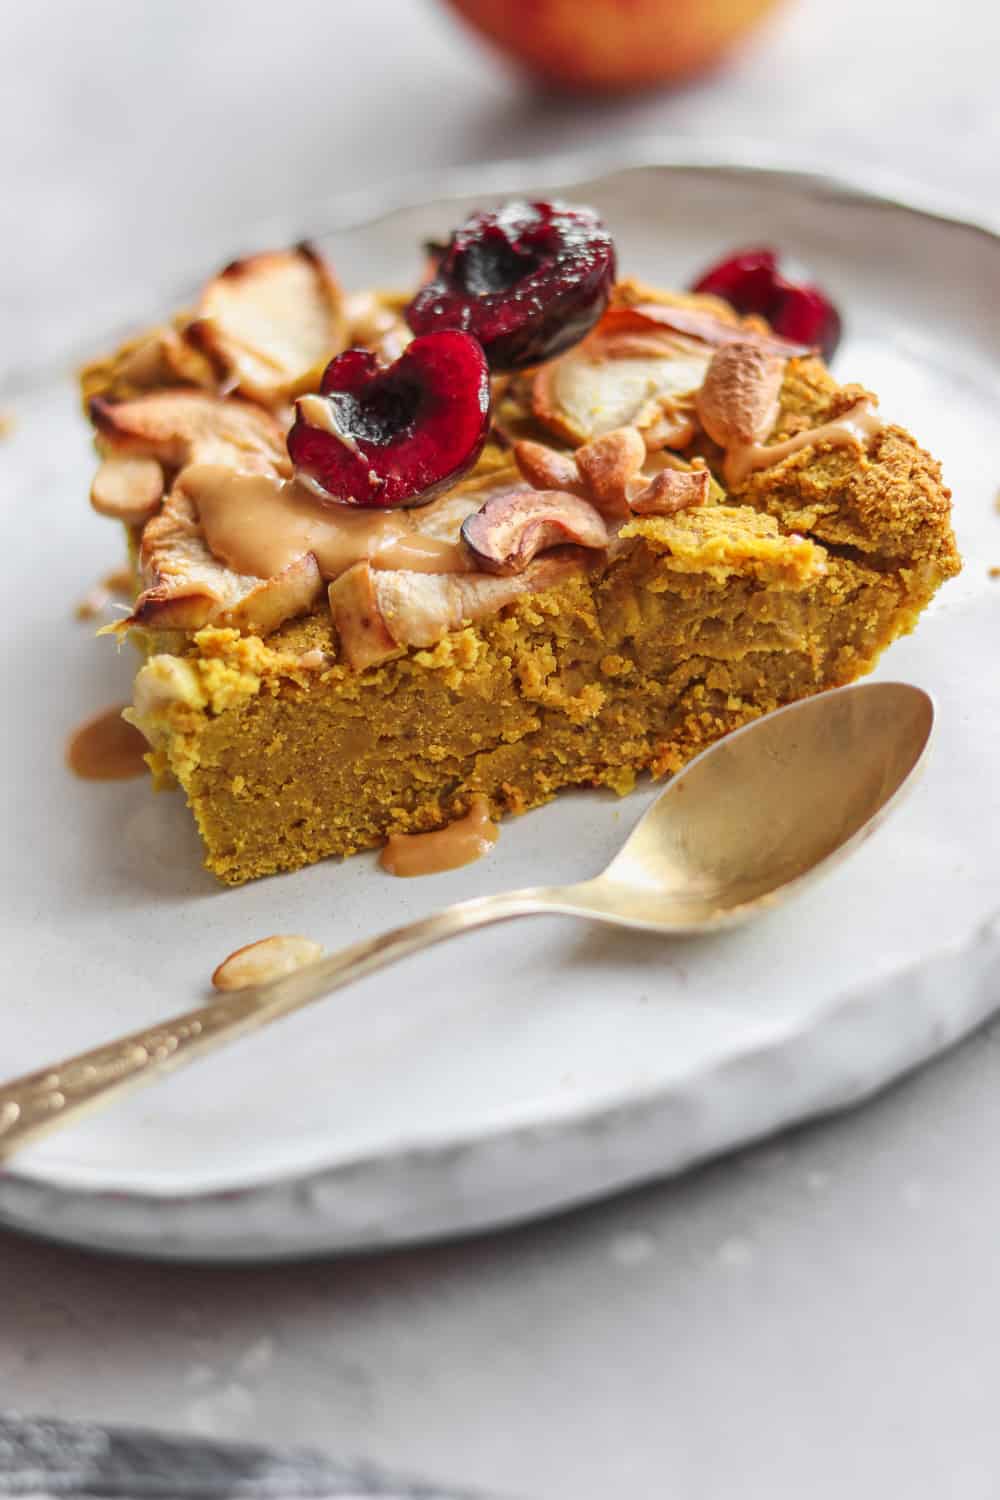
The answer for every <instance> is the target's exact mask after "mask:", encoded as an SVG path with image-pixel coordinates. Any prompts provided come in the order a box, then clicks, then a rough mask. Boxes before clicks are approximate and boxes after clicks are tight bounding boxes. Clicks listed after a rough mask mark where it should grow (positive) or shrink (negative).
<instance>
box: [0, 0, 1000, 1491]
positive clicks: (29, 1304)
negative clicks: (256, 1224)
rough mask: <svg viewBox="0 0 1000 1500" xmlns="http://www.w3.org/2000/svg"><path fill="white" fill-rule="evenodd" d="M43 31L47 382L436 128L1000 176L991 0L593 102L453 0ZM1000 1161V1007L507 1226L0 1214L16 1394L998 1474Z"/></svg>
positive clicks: (0, 1335)
mask: <svg viewBox="0 0 1000 1500" xmlns="http://www.w3.org/2000/svg"><path fill="white" fill-rule="evenodd" d="M6 31H7V36H6V45H5V49H4V70H5V87H4V90H3V92H2V94H0V125H2V127H3V139H4V141H5V143H6V149H5V153H4V158H5V160H4V169H5V170H4V192H3V194H2V195H0V216H2V220H3V223H2V243H3V245H4V249H5V254H6V257H7V275H6V276H5V277H4V278H3V279H2V280H3V286H2V289H0V317H2V327H3V332H4V339H3V350H4V368H3V369H2V370H0V383H2V390H3V401H4V404H5V405H6V404H8V402H9V401H12V402H13V405H14V407H15V410H16V405H17V399H18V395H19V393H21V392H23V391H24V390H25V388H26V381H29V380H30V372H31V371H32V370H33V369H35V370H37V369H40V368H42V367H44V366H46V365H51V364H52V363H53V362H56V361H58V360H60V359H62V358H64V357H65V356H66V355H67V354H68V353H70V352H72V351H75V350H77V349H79V348H80V347H81V346H82V345H84V344H85V343H86V342H87V341H89V340H90V339H92V338H93V336H94V335H95V333H96V334H99V332H100V330H101V329H102V328H103V327H106V326H110V324H112V323H113V322H115V321H117V320H118V319H119V318H120V317H121V316H123V315H127V314H128V312H130V311H135V310H137V309H138V308H139V307H140V306H141V299H142V296H143V289H144V288H145V287H148V286H149V285H150V284H152V285H153V286H155V287H157V288H162V289H163V290H165V291H168V290H169V289H170V287H171V286H172V285H175V284H177V281H178V276H179V274H180V272H186V271H187V270H188V269H189V268H194V267H196V266H198V265H199V264H204V263H206V262H209V263H210V262H211V261H212V260H213V259H217V258H220V257H226V256H229V255H231V254H233V253H236V252H238V251H239V250H240V249H242V248H245V247H246V246H248V245H250V244H253V243H259V242H260V240H261V239H262V237H263V234H264V233H265V232H266V229H267V226H269V225H270V226H278V227H283V229H284V232H286V233H292V232H299V233H301V232H308V231H309V229H310V228H312V227H314V226H316V225H318V224H321V223H322V222H323V203H324V200H326V199H328V198H329V197H331V196H332V195H334V194H336V193H338V192H340V191H342V190H344V189H345V188H347V189H352V188H361V187H363V186H365V185H367V184H370V183H371V182H372V181H381V180H383V179H388V178H393V179H397V180H400V179H402V180H405V179H406V178H407V177H408V176H410V175H412V174H415V173H418V172H421V173H422V172H425V171H428V170H431V169H433V168H435V167H440V166H446V165H450V164H455V163H467V162H473V161H477V160H485V159H488V158H496V157H502V156H519V155H536V154H542V153H545V152H548V151H553V150H560V151H564V150H569V149H573V148H582V147H586V146H592V145H596V144H603V145H605V146H607V147H612V146H613V147H615V148H616V149H619V150H621V152H622V153H623V154H624V152H625V151H626V150H627V146H628V142H629V140H631V139H634V138H638V137H643V138H646V139H648V138H649V137H651V136H655V135H661V136H663V137H665V138H666V139H667V140H668V142H673V143H675V144H676V143H677V142H678V141H679V140H683V141H697V142H702V141H708V140H712V141H720V142H722V143H725V142H729V143H735V144H738V145H739V147H740V148H741V150H744V151H745V150H746V149H747V147H748V143H753V142H757V143H760V145H761V147H762V148H766V149H767V150H769V151H771V152H774V151H780V150H782V149H788V150H789V151H791V152H792V153H793V154H794V155H795V156H796V157H797V158H802V157H807V158H809V159H810V160H812V161H814V162H815V163H816V164H817V165H818V166H820V167H824V168H828V169H833V170H838V169H841V170H842V169H854V170H863V171H867V170H871V169H873V168H877V169H878V170H879V171H881V172H885V173H891V174H894V175H897V176H903V177H908V178H910V179H911V180H912V181H914V182H916V183H917V184H918V185H920V186H922V187H923V188H924V189H925V190H930V191H932V192H938V193H944V194H947V195H948V196H949V198H950V199H952V200H954V199H955V198H959V199H963V200H965V201H966V202H968V203H969V204H971V205H972V206H973V207H976V208H980V209H983V210H985V211H987V212H991V213H995V212H996V210H997V205H998V202H1000V199H998V189H1000V110H998V108H997V104H996V90H995V79H994V72H995V63H996V58H997V56H998V55H1000V12H998V10H997V7H996V6H995V5H993V4H992V3H989V0H953V3H952V4H951V5H950V6H941V4H940V0H909V3H906V0H881V3H880V4H872V3H871V0H840V3H839V4H838V5H837V6H831V5H828V4H825V3H822V0H799V3H798V4H789V5H787V6H786V7H785V8H784V9H783V10H782V11H780V12H779V13H778V14H777V15H776V16H775V18H774V20H773V21H772V22H771V24H770V25H769V26H768V27H767V28H765V30H764V31H762V32H761V33H760V35H759V36H758V38H757V40H756V41H755V43H754V44H753V45H752V46H751V47H749V48H747V49H746V50H745V51H744V52H743V53H742V54H741V55H740V56H739V57H738V58H737V59H735V60H734V61H733V62H732V64H731V65H730V66H729V67H728V68H727V69H725V70H724V71H722V72H719V73H717V74H715V75H714V76H712V77H711V78H708V79H705V80H703V81H701V82H699V83H697V84H692V85H689V86H687V87H685V88H683V89H680V90H678V91H676V92H674V93H672V94H667V95H649V96H644V97H642V98H640V99H635V100H631V101H629V100H625V101H616V102H601V103H592V104H581V103H580V102H579V101H575V102H574V101H570V100H565V99H553V98H548V97H543V96H539V95H538V94H536V93H533V92H532V91H530V90H528V89H526V88H525V87H524V86H523V85H522V84H521V82H520V81H519V80H518V79H517V78H516V77H515V76H514V75H513V74H512V73H510V72H509V71H507V70H506V69H505V68H504V67H503V66H502V65H501V64H499V63H497V62H496V61H495V60H494V59H492V58H491V57H490V56H488V55H487V54H486V53H485V52H483V51H481V50H480V49H479V48H478V47H477V46H476V45H475V44H474V43H473V42H472V41H471V40H470V39H469V38H468V37H467V36H466V35H465V33H463V32H461V31H460V30H459V29H458V28H457V26H456V25H455V24H454V23H453V22H452V21H451V19H450V18H449V16H448V15H447V14H445V13H444V12H443V11H442V10H441V9H439V8H438V7H437V6H435V5H434V4H433V3H431V0H368V3H367V4H366V5H365V6H351V7H347V6H342V5H337V4H331V3H329V0H327V3H320V0H297V3H295V4H293V5H290V6H267V5H264V4H263V3H258V0H242V3H240V4H239V5H237V4H236V3H234V0H214V3H213V4H212V5H211V6H203V7H199V8H195V7H189V6H185V7H179V6H176V5H172V4H171V3H170V0H146V3H145V4H144V5H143V6H141V7H137V6H135V5H134V4H132V3H126V0H89V3H88V5H87V6H85V7H83V6H74V5H72V4H70V3H69V0H39V3H37V4H36V5H34V6H32V7H22V8H21V9H20V11H19V12H18V15H17V18H16V20H13V21H12V20H11V19H10V18H8V25H7V28H6ZM941 273H942V275H947V267H942V268H941ZM998 1180H1000V1023H998V1024H997V1025H994V1026H991V1027H989V1028H987V1029H986V1030H985V1031H983V1032H981V1033H980V1034H979V1035H978V1036H977V1037H974V1038H973V1039H972V1040H970V1041H969V1042H967V1043H965V1044H964V1045H963V1046H962V1047H960V1048H959V1049H958V1050H956V1051H955V1052H953V1053H952V1054H951V1055H950V1056H948V1057H947V1058H945V1059H943V1060H942V1061H940V1062H939V1063H937V1064H936V1065H935V1066H934V1067H933V1068H930V1069H928V1070H926V1071H925V1072H923V1073H922V1074H920V1075H919V1076H918V1077H916V1078H914V1079H912V1080H910V1081H909V1082H907V1083H905V1084H904V1085H902V1086H900V1087H898V1088H896V1089H894V1090H892V1091H891V1092H890V1093H889V1094H887V1095H886V1096H884V1097H883V1098H881V1099H880V1100H878V1101H876V1102H875V1103H874V1104H871V1105H868V1106H867V1107H865V1108H863V1109H861V1110H859V1111H857V1112H856V1113H854V1114H853V1115H851V1116H849V1117H843V1118H839V1119H837V1120H835V1121H832V1122H830V1123H827V1124H820V1125H814V1126H811V1127H809V1128H808V1129H804V1130H801V1131H798V1132H796V1133H795V1134H794V1135H792V1136H791V1137H788V1138H784V1139H782V1140H779V1141H777V1142H775V1143H773V1144H770V1145H767V1146H765V1147H760V1148H756V1149H754V1150H753V1151H750V1152H747V1153H744V1154H743V1155H740V1156H737V1157H734V1158H732V1159H730V1160H727V1161H724V1162H721V1163H718V1164H716V1165H714V1166H711V1167H709V1168H707V1169H705V1170H702V1171H699V1172H697V1173H694V1174H691V1175H689V1176H688V1177H686V1178H684V1179H682V1180H681V1181H678V1182H675V1183H672V1184H665V1185H662V1186H660V1187H656V1188H652V1189H648V1190H644V1191H642V1192H639V1193H634V1194H631V1195H629V1196H627V1197H625V1198H621V1199H619V1200H617V1201H615V1202H612V1203H609V1204H605V1205H603V1206H601V1207H598V1208H592V1209H588V1210H586V1211H584V1212H580V1213H576V1214H573V1215H571V1216H569V1217H566V1218H563V1219H559V1220H557V1221H554V1222H551V1223H548V1224H543V1225H538V1226H534V1227H531V1228H527V1229H523V1230H520V1231H517V1232H515V1233H511V1234H507V1235H502V1236H497V1237H494V1238H489V1239H484V1240H480V1241H477V1242H472V1243H467V1244H462V1245H451V1246H446V1247H440V1248H427V1249H421V1250H419V1251H412V1252H407V1253H397V1254H392V1255H385V1256H379V1257H373V1258H370V1259H345V1260H337V1261H329V1262H326V1263H311V1264H306V1265H299V1266H287V1267H276V1268H259V1269H253V1268H249V1269H248V1268H244V1269H240V1270H237V1271H229V1270H221V1269H205V1270H203V1269H196V1268H180V1267H169V1268H163V1267H156V1266H149V1265H142V1264H133V1263H128V1262H122V1261H118V1262H115V1261H101V1260H99V1259H97V1258H94V1257H91V1256H88V1255H84V1254H76V1253H73V1252H69V1251H64V1250H59V1249H55V1248H51V1247H47V1246H44V1245H37V1244H31V1243H28V1242H26V1241H22V1240H19V1239H16V1238H14V1237H10V1236H3V1235H0V1287H2V1308H3V1311H2V1313H0V1404H2V1405H5V1406H16V1407H18V1408H20V1409H22V1410H24V1411H37V1412H45V1413H48V1414H51V1415H57V1416H69V1417H74V1416H75V1417H88V1418H94V1419H97V1420H101V1421H107V1422H112V1421H115V1422H131V1423H145V1424H157V1425H161V1426H166V1427H172V1428H175V1429H179V1430H181V1431H184V1430H187V1431H190V1432H197V1433H210V1434H213V1435H218V1436H233V1437H246V1438H253V1439H261V1440H273V1441H286V1442H287V1441H294V1442H306V1443H312V1444H317V1445H320V1446H322V1447H324V1448H326V1449H328V1450H329V1451H330V1452H332V1453H335V1454H339V1455H342V1456H348V1455H365V1456H368V1457H370V1458H372V1459H375V1460H378V1461H380V1462H381V1463H383V1464H386V1465H390V1466H394V1467H396V1468H402V1469H408V1470H413V1471H416V1472H418V1473H423V1474H427V1475H437V1476H440V1477H442V1478H448V1479H451V1480H453V1481H456V1482H462V1483H466V1484H479V1485H482V1486H483V1487H485V1488H489V1489H496V1490H500V1491H505V1492H508V1493H511V1494H515V1495H521V1496H524V1497H526V1500H528V1497H542V1496H546V1497H563V1496H565V1497H570V1496H571V1497H573V1500H599V1497H600V1500H606V1497H608V1496H617V1495H622V1494H626V1493H628V1494H629V1495H634V1496H636V1497H638V1500H646V1497H649V1500H660V1497H665V1496H668V1495H669V1496H671V1497H675V1496H676V1497H683V1500H716V1497H728V1496H730V1495H739V1496H740V1497H741V1500H758V1497H759V1500H765V1497H766V1500H778V1497H784V1496H788V1497H796V1500H797V1497H800V1496H802V1495H805V1494H808V1495H809V1496H810V1497H811V1500H835V1497H836V1500H840V1497H842V1496H844V1495H848V1494H849V1495H852V1496H865V1497H867V1496H872V1497H879V1500H881V1497H882V1496H884V1495H886V1494H905V1495H907V1497H908V1500H932V1497H933V1500H940V1497H941V1496H945V1495H947V1496H948V1497H949V1500H986V1497H992V1496H994V1495H995V1494H996V1487H997V1482H998V1480H997V1476H998V1474H1000V1430H998V1426H997V1422H996V1412H995V1405H996V1402H995V1395H994V1392H995V1390H996V1387H997V1384H998V1381H1000V1339H998V1338H997V1330H998V1327H1000V1276H998V1274H997V1255H996V1245H997V1240H998V1235H1000V1199H998V1196H997V1190H996V1183H997V1181H998Z"/></svg>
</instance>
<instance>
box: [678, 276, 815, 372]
mask: <svg viewBox="0 0 1000 1500" xmlns="http://www.w3.org/2000/svg"><path fill="white" fill-rule="evenodd" d="M691 290H692V291H693V292H710V293H711V294H712V295H713V296H715V297H722V298H723V299H724V300H725V301H726V302H728V303H729V304H730V305H731V306H732V307H734V308H735V309H736V311H737V312H738V313H743V314H747V313H758V314H759V315H760V316H761V317H763V318H766V319H767V321H768V322H769V323H770V325H771V327H772V328H773V329H774V331H775V333H780V334H781V335H782V336H783V337H784V338H788V339H794V340H795V341H796V343H800V344H811V345H812V346H813V347H814V348H818V349H819V350H820V351H821V353H822V355H823V357H824V359H832V358H833V355H834V354H835V352H836V349H837V345H838V344H839V343H840V335H841V331H842V326H841V321H840V314H839V313H838V311H837V309H836V307H834V305H833V303H832V302H831V301H830V298H829V297H828V296H827V295H826V293H825V292H824V291H822V290H821V289H820V288H819V287H818V286H810V285H808V284H804V283H801V282H796V281H790V280H789V279H788V278H787V277H786V276H783V275H782V273H781V271H780V269H779V263H778V257H777V255H776V254H775V252H774V251H773V250H760V249H758V250H738V251H737V252H736V253H735V254H734V255H730V256H727V257H726V259H725V260H721V261H719V262H718V263H717V264H716V265H714V266H711V267H710V268H709V269H708V270H707V271H705V272H703V274H702V275H701V276H699V278H698V280H697V281H696V282H695V283H694V284H693V286H692V287H691Z"/></svg>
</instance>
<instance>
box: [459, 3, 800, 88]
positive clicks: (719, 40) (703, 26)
mask: <svg viewBox="0 0 1000 1500" xmlns="http://www.w3.org/2000/svg"><path fill="white" fill-rule="evenodd" d="M776 3H777V0H532V3H531V4H530V5H529V4H527V3H526V0H451V4H452V6H453V8H454V9H455V10H457V11H458V12H459V14H460V15H462V16H463V17H464V18H465V19H466V20H467V21H468V22H469V23H470V25H472V26H473V27H474V28H475V29H476V30H477V31H478V32H480V33H481V34H482V35H483V36H485V37H487V38H488V39H489V40H490V41H491V42H493V43H495V44H496V46H498V47H499V48H500V50H501V51H503V52H505V53H506V54H507V55H508V56H509V57H512V58H514V59H516V61H518V62H519V63H521V64H522V65H523V66H525V67H527V68H528V69H529V70H530V71H531V72H533V73H535V74H537V75H538V76H539V77H541V78H542V79H544V80H545V81H546V82H548V83H554V84H557V85H559V86H561V87H564V88H575V89H591V90H595V91H597V90H601V91H606V92H612V91H625V90H630V89H639V88H648V87H649V86H651V85H653V84H657V83H667V82H670V81H671V80H674V79H680V78H687V77H689V76H690V75H691V74H693V73H698V72H700V71H701V70H702V69H704V68H707V67H709V66H710V65H711V64H712V63H714V62H716V61H717V60H718V59H719V58H720V57H721V56H722V55H723V54H724V53H725V52H727V51H728V50H729V49H730V48H731V47H732V46H734V45H735V43H737V42H738V41H739V40H740V38H741V37H742V36H744V35H745V33H746V32H748V31H749V30H750V29H751V28H752V27H753V26H754V25H755V24H756V23H757V21H759V20H760V18H761V17H762V16H764V15H766V14H767V12H768V11H770V10H772V9H774V7H775V4H776Z"/></svg>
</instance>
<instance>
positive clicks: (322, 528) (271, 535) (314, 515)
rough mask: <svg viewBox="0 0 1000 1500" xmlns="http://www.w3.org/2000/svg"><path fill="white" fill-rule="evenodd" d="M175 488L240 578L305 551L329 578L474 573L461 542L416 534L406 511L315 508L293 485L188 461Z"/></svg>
mask: <svg viewBox="0 0 1000 1500" xmlns="http://www.w3.org/2000/svg"><path fill="white" fill-rule="evenodd" d="M178 483H179V484H180V486H181V488H182V489H183V490H184V493H185V494H187V495H189V496H190V497H191V499H192V500H193V501H194V504H195V506H196V508H197V511H198V517H199V520H200V522H201V527H202V530H203V532H204V535H205V541H206V543H207V544H208V547H209V549H210V550H211V551H212V552H213V553H214V555H215V556H216V557H218V558H219V559H220V560H221V561H222V562H224V563H225V564H226V566H227V567H230V568H232V569H233V570H234V571H235V572H237V573H243V574H250V575H252V576H253V577H256V578H274V577H276V575H277V574H279V573H281V572H283V571H284V569H285V568H287V567H289V566H290V564H291V563H293V562H295V560H296V559H297V558H299V557H301V556H302V555H303V554H304V553H306V552H311V553H312V554H313V556H314V557H315V558H316V561H317V563H318V564H319V570H320V572H321V573H322V574H323V577H324V578H327V579H331V578H337V577H339V575H340V574H341V573H344V572H346V570H347V569H348V568H350V567H353V565H354V564H355V563H357V562H363V561H365V560H368V561H369V562H371V564H372V566H373V567H375V568H406V569H408V570H409V571H410V572H414V573H470V572H473V571H474V570H475V568H474V564H473V562H472V560H471V558H470V557H469V555H468V553H467V552H466V550H465V548H464V547H463V546H462V545H461V543H459V542H455V541H449V540H445V539H444V538H441V537H434V536H429V535H426V534H424V533H422V532H420V531H418V530H417V528H416V526H415V524H414V521H413V519H412V518H411V516H410V515H409V513H408V512H407V511H405V510H390V511H378V510H364V509H362V508H360V507H353V506H349V505H337V504H334V503H332V502H331V503H330V504H326V505H324V504H318V503H317V501H316V498H315V496H313V495H312V494H310V493H309V491H308V490H306V489H304V488H303V487H302V486H300V485H299V484H297V483H296V481H295V480H281V479H276V478H272V477H271V476H270V475H267V474H237V473H234V472H233V471H232V470H231V469H227V468H224V467H223V466H222V465H219V464H193V465H191V466H189V467H188V468H186V469H185V470H184V471H183V473H182V475H181V477H180V479H179V480H178Z"/></svg>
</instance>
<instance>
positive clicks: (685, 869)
mask: <svg viewBox="0 0 1000 1500" xmlns="http://www.w3.org/2000/svg"><path fill="white" fill-rule="evenodd" d="M933 726H934V705H933V702H932V700H931V698H930V696H929V695H928V694H927V693H925V692H923V691H922V689H920V688H916V687H911V686H909V685H908V684H907V683H903V682H885V683H883V682H872V683H864V684H861V685H860V686H858V687H850V688H839V689H835V690H834V691H832V692H828V693H821V694H819V695H818V696H817V697H815V698H806V699H804V700H803V701H802V702H800V703H793V704H790V705H789V706H788V707H787V708H782V709H778V710H777V712H775V713H771V714H767V715H766V716H765V717H764V718H762V719H758V720H755V721H754V722H753V723H751V724H748V725H746V726H745V727H744V728H743V729H738V730H736V731H735V732H734V733H733V734H730V735H727V736H726V737H725V739H722V740H719V741H717V742H716V744H714V745H712V746H711V747H710V748H709V749H708V750H706V751H704V753H703V754H701V755H699V756H698V757H697V759H695V760H693V761H692V762H691V763H690V765H688V766H686V767H685V769H684V770H683V771H681V772H680V773H679V774H678V775H677V776H675V777H674V778H673V780H672V781H671V782H670V783H669V784H668V786H667V787H666V789H665V791H664V792H663V793H662V794H661V795H660V796H659V797H658V798H657V800H656V801H655V802H654V803H653V805H652V807H650V808H649V810H648V812H646V814H645V815H644V816H643V817H642V818H641V819H640V821H639V822H638V823H637V825H636V827H635V828H634V829H633V831H632V833H631V835H630V836H629V838H628V839H627V840H626V842H625V845H624V847H623V848H622V849H621V851H620V852H619V853H618V854H617V855H616V856H615V858H614V859H613V860H612V861H611V863H610V864H609V865H608V867H607V869H606V870H604V872H603V873H602V874H601V875H599V876H597V878H596V879H595V880H592V881H588V882H587V883H586V884H585V885H582V886H574V887H570V890H572V891H573V892H574V894H577V895H579V896H580V897H581V898H582V897H583V895H584V893H586V897H587V899H586V902H585V905H586V907H587V911H588V913H591V914H593V915H595V916H597V915H600V916H602V917H604V918H605V919H606V920H609V921H616V922H619V923H621V924H622V925H625V926H629V927H644V928H651V929H653V930H660V931H668V932H701V931H705V930H706V929H709V928H713V927H723V926H733V925H735V924H736V923H739V922H745V921H747V920H748V919H749V918H750V917H752V916H753V915H755V914H756V913H757V912H758V911H759V910H760V909H761V908H762V907H764V906H769V907H770V906H775V905H776V904H777V903H778V901H779V900H781V901H784V900H786V899H787V898H788V897H789V896H791V895H794V894H795V893H796V892H797V891H798V890H800V889H801V888H802V886H803V885H804V884H805V883H806V881H807V880H812V879H815V878H816V877H818V876H819V875H821V874H823V873H825V872H826V871H827V870H828V869H829V867H830V865H831V864H832V863H833V862H834V860H837V859H842V858H843V857H844V856H845V855H846V854H847V853H849V851H850V850H851V849H852V848H853V847H854V846H855V845H856V844H857V843H858V842H859V841H860V840H861V839H863V838H867V837H868V836H869V835H870V834H871V833H873V832H874V830H875V829H876V828H877V827H878V825H879V823H880V822H881V820H882V819H883V818H884V817H885V815H886V814H887V813H888V811H889V808H890V806H891V805H892V803H893V800H894V799H895V797H896V796H897V794H898V793H899V792H900V791H901V789H902V787H903V785H904V783H906V782H907V780H908V778H909V777H910V776H911V774H912V773H913V772H914V771H915V770H916V768H917V766H918V765H919V764H920V761H921V759H922V758H923V756H924V754H925V752H926V750H927V746H928V744H929V741H930V737H931V733H932V730H933ZM567 894H568V893H567ZM592 903H593V905H592Z"/></svg>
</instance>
